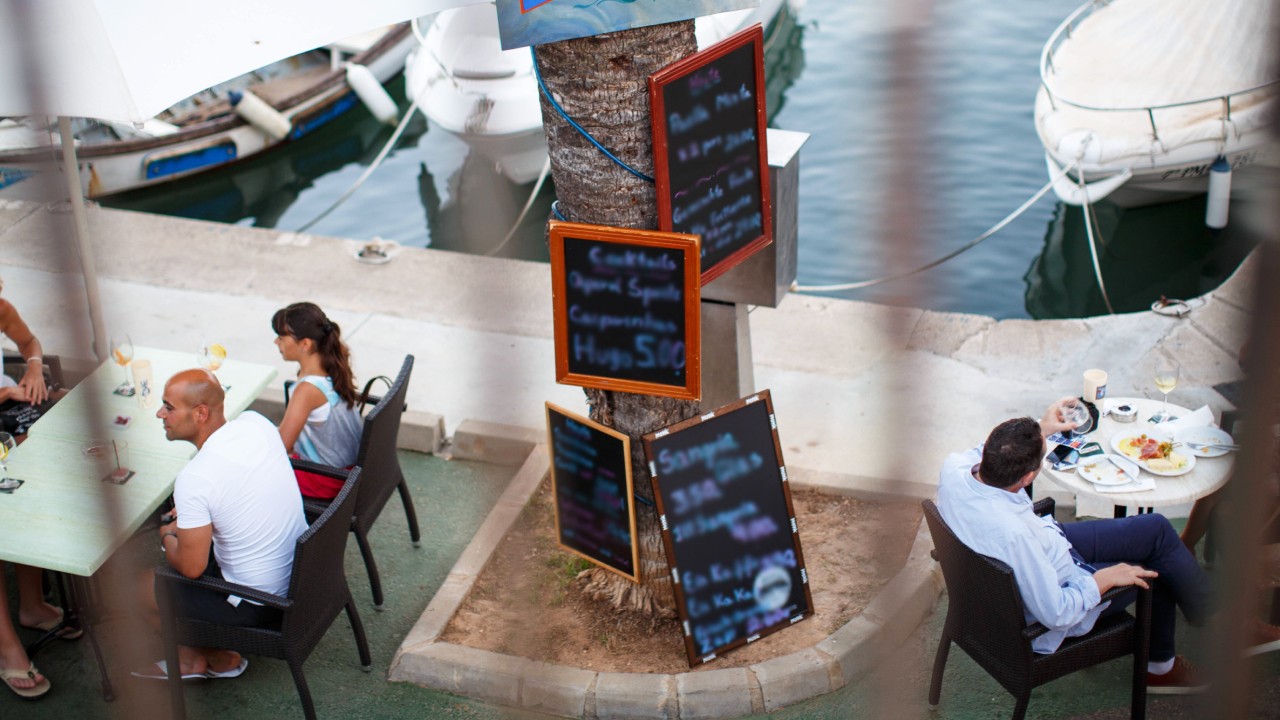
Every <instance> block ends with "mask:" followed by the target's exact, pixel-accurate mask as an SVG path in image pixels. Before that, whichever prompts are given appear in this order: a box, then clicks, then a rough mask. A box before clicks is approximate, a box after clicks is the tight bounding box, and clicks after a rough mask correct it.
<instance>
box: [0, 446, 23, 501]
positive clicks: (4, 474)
mask: <svg viewBox="0 0 1280 720" xmlns="http://www.w3.org/2000/svg"><path fill="white" fill-rule="evenodd" d="M17 446H18V441H17V439H15V438H14V437H13V435H10V434H9V433H7V432H0V490H12V489H14V488H16V487H18V486H19V485H21V484H22V483H20V482H18V481H17V480H14V479H11V478H10V477H9V452H10V451H11V450H13V449H14V448H15V447H17Z"/></svg>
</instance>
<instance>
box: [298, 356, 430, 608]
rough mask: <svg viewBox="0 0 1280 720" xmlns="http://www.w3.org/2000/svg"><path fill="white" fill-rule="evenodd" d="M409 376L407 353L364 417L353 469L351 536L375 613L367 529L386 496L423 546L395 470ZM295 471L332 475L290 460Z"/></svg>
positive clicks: (317, 506) (312, 510)
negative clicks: (395, 500) (356, 483)
mask: <svg viewBox="0 0 1280 720" xmlns="http://www.w3.org/2000/svg"><path fill="white" fill-rule="evenodd" d="M412 372H413V356H412V355H406V356H405V358H404V364H403V365H401V367H400V374H399V375H397V376H396V379H395V381H394V382H392V383H391V388H390V390H388V391H387V394H386V395H384V396H383V397H381V398H380V399H379V400H378V404H377V405H374V407H373V409H372V410H370V411H369V412H368V414H366V415H365V418H364V431H363V434H362V435H361V437H360V454H359V455H358V456H357V457H356V466H357V467H359V468H361V469H362V470H363V472H362V473H361V475H363V477H364V480H362V481H361V483H360V492H358V493H356V511H355V517H354V518H352V520H351V532H353V533H355V534H356V544H358V545H359V546H360V554H361V556H363V557H364V565H365V568H366V569H367V570H368V571H369V587H370V589H371V590H372V591H373V607H374V608H375V609H377V610H381V609H382V606H383V601H384V600H383V596H382V580H381V578H379V576H378V563H377V561H375V560H374V559H373V548H372V547H370V546H369V528H371V527H373V523H374V521H376V520H377V519H378V515H379V514H380V513H381V512H382V508H383V507H384V506H385V505H386V504H387V500H389V499H390V498H391V493H393V492H395V491H396V490H399V491H400V502H401V503H402V504H403V505H404V514H405V516H406V518H407V519H408V521H409V538H410V540H412V541H413V546H414V547H418V546H419V545H420V544H421V542H422V533H421V532H420V531H419V530H418V515H417V513H416V512H414V509H413V498H412V497H410V495H409V484H408V483H407V482H405V479H404V472H403V471H401V469H400V458H399V457H398V456H397V455H396V439H397V437H398V436H399V435H400V417H401V415H402V414H403V413H404V409H405V396H406V395H407V394H408V392H409V375H410V373H412ZM294 467H296V468H299V469H302V470H311V471H313V472H325V471H326V470H327V471H329V472H332V471H333V468H328V467H327V466H324V465H316V464H314V463H308V462H305V461H295V462H294ZM303 505H304V507H305V508H306V511H307V517H309V518H310V517H315V516H318V515H319V514H320V513H322V512H324V510H325V508H326V507H328V506H329V501H327V500H316V499H312V498H304V499H303Z"/></svg>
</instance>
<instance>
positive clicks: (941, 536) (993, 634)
mask: <svg viewBox="0 0 1280 720" xmlns="http://www.w3.org/2000/svg"><path fill="white" fill-rule="evenodd" d="M921 504H922V505H923V506H924V516H925V520H926V521H927V522H928V523H929V534H930V535H932V536H933V545H934V548H935V551H936V554H937V558H938V562H939V563H941V565H942V576H943V579H944V581H945V582H946V585H947V596H948V600H947V602H948V604H949V605H948V609H947V625H948V628H949V630H950V631H951V633H952V637H951V639H952V640H953V641H955V642H956V644H958V645H960V647H962V648H964V649H965V651H966V652H968V653H969V654H970V655H971V656H973V658H974V659H975V660H977V661H978V663H979V664H980V665H986V664H988V663H994V664H995V665H997V666H1000V667H1017V666H1019V665H1023V664H1025V662H1026V660H1027V658H1029V657H1030V653H1031V643H1030V641H1029V640H1027V639H1026V638H1025V637H1024V636H1023V634H1022V631H1023V629H1024V628H1025V627H1026V626H1027V621H1026V615H1025V614H1024V612H1023V607H1022V597H1021V596H1020V595H1019V594H1018V586H1017V583H1016V582H1015V581H1014V577H1013V570H1012V569H1011V568H1010V567H1009V566H1008V565H1006V564H1005V563H1003V562H1001V561H999V560H996V559H995V558H992V557H988V556H986V555H982V554H979V553H977V552H974V551H973V550H971V549H970V548H969V546H967V545H965V544H964V543H963V542H961V541H960V538H958V537H956V534H955V533H954V532H952V531H951V528H950V527H948V526H947V523H946V521H944V520H943V519H942V514H941V513H939V512H938V506H937V505H934V504H933V501H932V500H925V501H924V502H923V503H921ZM993 674H994V673H993Z"/></svg>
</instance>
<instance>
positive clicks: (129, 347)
mask: <svg viewBox="0 0 1280 720" xmlns="http://www.w3.org/2000/svg"><path fill="white" fill-rule="evenodd" d="M111 359H112V360H114V361H115V363H116V364H117V365H119V366H120V367H121V368H123V369H124V382H122V383H120V387H118V388H116V391H117V392H119V393H120V394H122V395H132V394H133V383H131V382H129V363H131V362H133V341H132V340H130V339H129V336H128V335H117V336H116V337H113V338H111Z"/></svg>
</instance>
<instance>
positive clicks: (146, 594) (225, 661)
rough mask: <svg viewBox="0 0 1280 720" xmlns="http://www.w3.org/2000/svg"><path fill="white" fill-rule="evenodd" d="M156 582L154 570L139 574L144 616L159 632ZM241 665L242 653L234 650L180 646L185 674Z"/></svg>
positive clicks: (139, 592) (180, 666) (179, 658)
mask: <svg viewBox="0 0 1280 720" xmlns="http://www.w3.org/2000/svg"><path fill="white" fill-rule="evenodd" d="M155 582H156V577H155V571H154V570H146V571H144V572H143V573H142V574H141V575H140V576H139V578H138V600H139V601H140V602H141V605H142V611H143V612H142V615H143V617H144V618H146V620H147V623H149V624H150V625H151V627H152V628H153V629H154V630H155V631H156V632H157V633H159V632H160V604H159V603H158V602H157V601H156V592H155ZM239 665H240V653H238V652H234V651H232V650H214V649H210V648H193V647H187V646H186V645H179V646H178V669H179V670H181V671H182V674H183V675H197V674H201V673H204V672H207V671H208V670H209V669H210V668H212V669H213V670H215V671H217V672H226V671H227V670H230V669H232V668H234V667H237V666H239Z"/></svg>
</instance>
